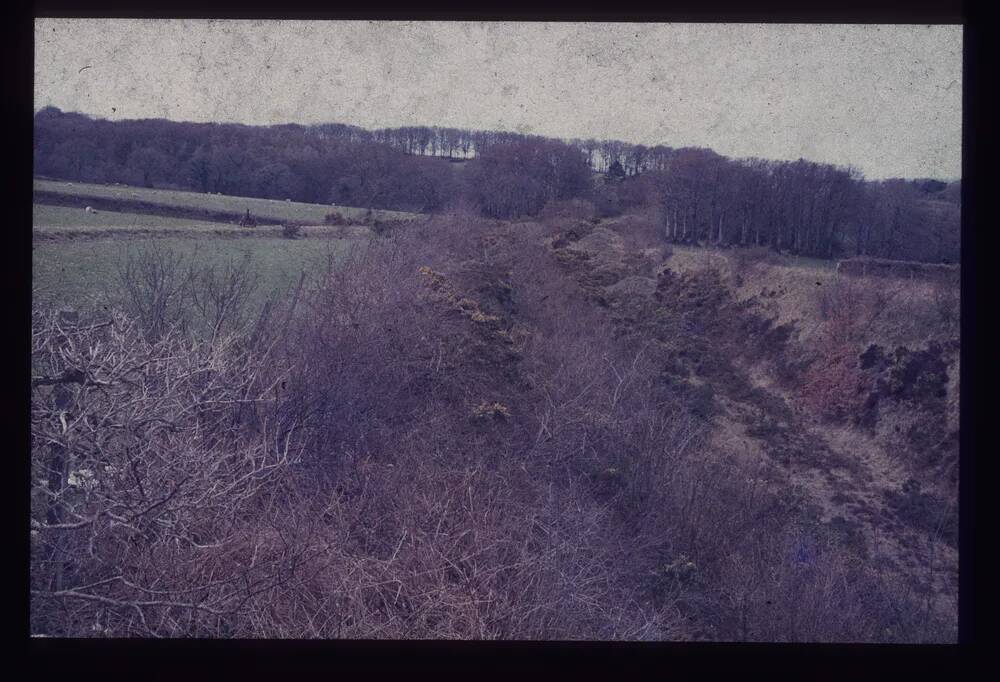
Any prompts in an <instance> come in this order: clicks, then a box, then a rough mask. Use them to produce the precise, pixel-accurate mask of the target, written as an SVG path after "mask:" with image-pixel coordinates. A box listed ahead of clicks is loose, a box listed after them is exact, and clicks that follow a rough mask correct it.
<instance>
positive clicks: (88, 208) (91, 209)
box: [83, 206, 97, 213]
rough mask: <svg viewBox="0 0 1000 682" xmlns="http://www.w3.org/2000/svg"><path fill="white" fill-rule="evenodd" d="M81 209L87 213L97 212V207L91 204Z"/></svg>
mask: <svg viewBox="0 0 1000 682" xmlns="http://www.w3.org/2000/svg"><path fill="white" fill-rule="evenodd" d="M83 210H85V211H86V212H87V213H97V209H95V208H94V207H93V206H88V207H87V208H85V209H83Z"/></svg>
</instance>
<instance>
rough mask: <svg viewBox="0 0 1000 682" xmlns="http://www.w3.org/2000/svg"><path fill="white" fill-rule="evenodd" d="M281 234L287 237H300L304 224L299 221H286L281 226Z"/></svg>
mask: <svg viewBox="0 0 1000 682" xmlns="http://www.w3.org/2000/svg"><path fill="white" fill-rule="evenodd" d="M281 236H282V237H284V238H285V239H298V238H299V237H301V236H302V225H300V224H299V223H285V224H283V225H282V226H281Z"/></svg>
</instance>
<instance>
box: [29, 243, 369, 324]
mask: <svg viewBox="0 0 1000 682" xmlns="http://www.w3.org/2000/svg"><path fill="white" fill-rule="evenodd" d="M154 244H155V245H157V246H161V247H165V248H167V249H170V250H171V251H174V252H177V253H180V254H182V255H183V256H184V258H185V261H186V262H187V263H190V264H192V265H195V266H196V267H201V266H204V265H218V266H222V265H224V264H225V263H226V262H227V261H230V260H232V261H234V262H236V261H239V260H240V259H242V258H245V257H249V258H250V260H251V264H252V266H253V268H254V269H255V270H256V271H257V272H258V273H259V277H260V280H259V282H260V285H259V287H258V291H257V293H256V298H258V300H259V301H263V299H264V298H266V297H267V296H268V295H270V294H271V293H272V292H274V291H275V290H279V289H283V288H288V287H290V286H294V285H295V284H296V283H297V282H298V279H299V277H300V275H301V273H302V272H303V271H305V272H307V273H309V274H316V273H319V272H322V270H323V268H324V266H325V265H326V263H327V262H328V258H333V259H339V258H342V257H343V256H344V255H345V254H346V253H347V252H348V251H349V250H350V249H352V248H363V247H364V244H365V242H364V240H356V239H324V240H320V239H296V240H289V239H282V238H280V237H244V238H239V239H233V238H227V237H205V238H201V239H185V238H177V237H159V238H139V237H136V238H107V239H90V240H67V241H52V242H48V241H38V242H36V243H35V244H34V245H33V247H32V291H33V298H34V299H35V300H36V301H38V302H41V303H45V304H50V305H56V306H70V307H74V308H78V309H91V308H94V307H100V306H103V305H110V304H115V303H117V302H118V301H119V300H120V293H119V283H118V266H119V264H121V263H123V262H125V260H126V259H127V258H128V257H129V255H130V254H136V253H139V252H140V251H141V250H143V249H148V248H150V247H151V246H153V245H154Z"/></svg>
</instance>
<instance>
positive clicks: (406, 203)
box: [34, 107, 961, 263]
mask: <svg viewBox="0 0 1000 682" xmlns="http://www.w3.org/2000/svg"><path fill="white" fill-rule="evenodd" d="M34 131H35V144H34V150H35V159H34V162H35V168H34V172H35V174H36V175H41V176H47V177H54V178H61V179H66V180H74V181H81V182H95V183H116V182H117V183H123V184H130V185H140V186H146V187H164V188H178V189H188V190H194V191H199V192H220V193H222V194H234V195H241V196H254V197H264V198H272V199H292V200H295V201H306V202H313V203H330V202H332V203H337V204H341V205H349V206H361V207H368V208H385V209H396V210H409V211H420V212H437V211H442V210H444V209H447V208H448V207H449V206H453V205H456V204H460V203H461V204H466V205H471V206H473V207H475V208H476V209H478V210H479V211H480V212H481V213H482V214H484V215H486V216H490V217H494V218H501V219H510V218H519V217H529V216H534V215H537V214H538V213H539V212H540V211H541V209H542V207H543V206H544V205H545V204H546V203H547V202H549V201H552V200H564V199H586V200H589V201H592V202H593V203H594V204H595V205H596V206H597V208H598V211H599V213H600V214H601V215H602V216H605V217H608V216H614V215H619V214H622V213H628V212H642V213H644V214H646V215H651V216H655V217H656V220H657V222H658V223H659V224H660V225H661V226H662V234H663V236H664V238H665V239H666V240H668V241H676V242H686V243H698V244H718V245H741V246H767V247H771V248H775V249H779V250H782V251H787V252H790V253H796V254H800V255H807V256H814V257H819V258H835V257H845V256H847V257H849V256H855V255H866V256H872V257H879V258H892V259H904V260H919V261H928V262H949V263H955V262H958V260H959V258H960V217H959V216H960V210H961V198H960V197H961V188H960V182H959V181H955V182H952V183H945V182H941V181H938V180H926V179H925V180H902V179H893V180H884V181H879V182H872V181H866V180H865V179H864V178H863V176H862V175H861V173H860V172H858V171H857V170H856V169H854V168H840V167H835V166H830V165H826V164H818V163H812V162H809V161H805V160H802V159H799V160H798V161H771V160H765V159H730V158H727V157H724V156H720V155H718V154H716V153H714V152H712V151H711V150H708V149H700V148H684V149H673V148H669V147H664V146H655V147H645V146H642V145H633V144H627V143H624V142H620V141H616V140H601V141H598V140H579V139H576V140H556V139H551V138H544V137H539V136H532V135H520V134H517V133H506V132H491V131H470V130H459V129H454V128H431V127H405V128H392V129H381V130H374V131H370V130H365V129H363V128H358V127H355V126H349V125H343V124H325V125H313V126H303V125H294V124H289V125H275V126H244V125H236V124H215V123H177V122H172V121H166V120H160V119H151V120H132V121H118V122H111V121H107V120H102V119H92V118H89V117H87V116H83V115H81V114H76V113H69V112H62V111H60V110H59V109H56V108H54V107H47V108H45V109H42V110H41V111H39V112H38V113H37V114H36V115H35V122H34ZM446 160H449V161H461V162H462V163H448V162H447V161H446Z"/></svg>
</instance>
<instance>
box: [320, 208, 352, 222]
mask: <svg viewBox="0 0 1000 682" xmlns="http://www.w3.org/2000/svg"><path fill="white" fill-rule="evenodd" d="M323 224H324V225H349V224H350V221H348V220H347V219H345V218H344V216H343V215H341V214H340V212H339V211H331V212H330V213H327V214H326V215H325V216H324V217H323Z"/></svg>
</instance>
